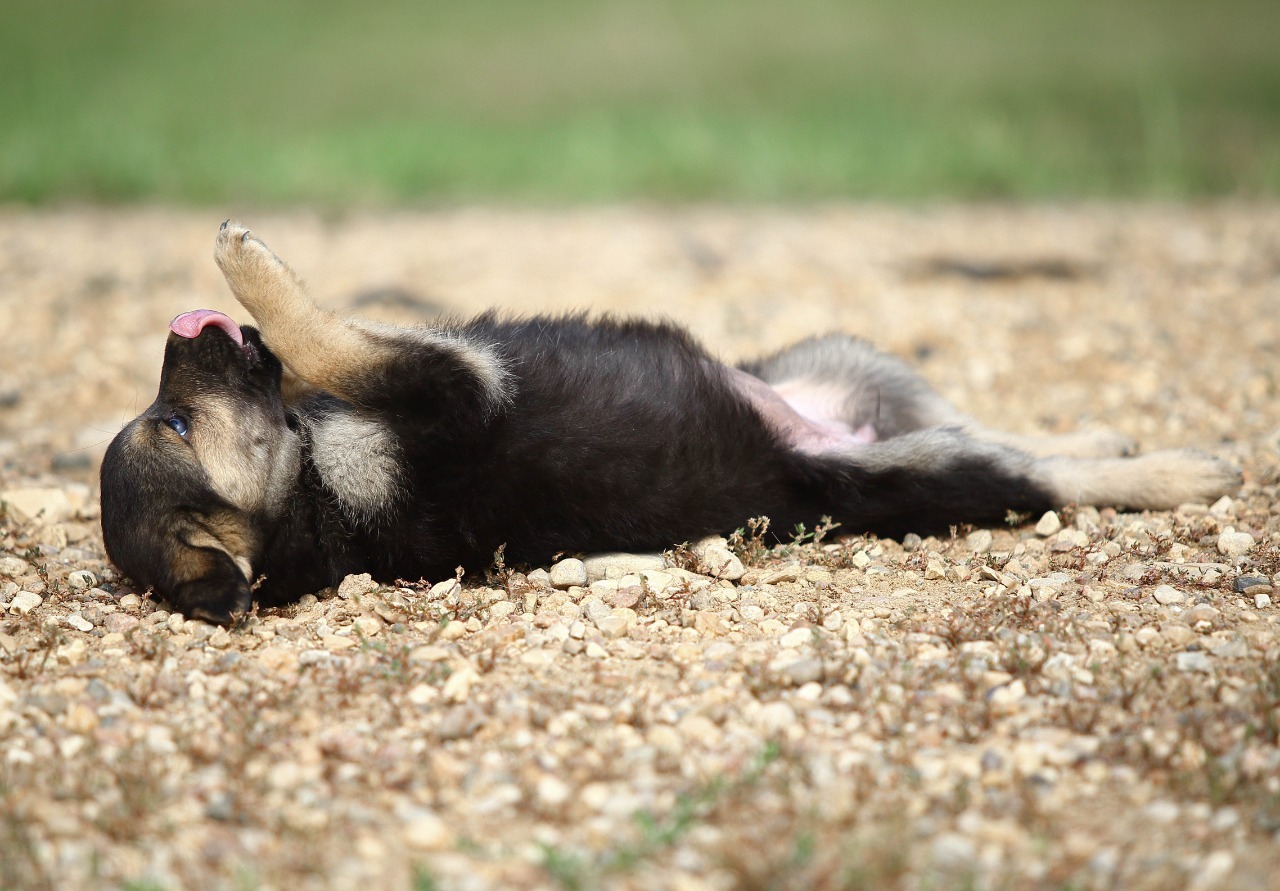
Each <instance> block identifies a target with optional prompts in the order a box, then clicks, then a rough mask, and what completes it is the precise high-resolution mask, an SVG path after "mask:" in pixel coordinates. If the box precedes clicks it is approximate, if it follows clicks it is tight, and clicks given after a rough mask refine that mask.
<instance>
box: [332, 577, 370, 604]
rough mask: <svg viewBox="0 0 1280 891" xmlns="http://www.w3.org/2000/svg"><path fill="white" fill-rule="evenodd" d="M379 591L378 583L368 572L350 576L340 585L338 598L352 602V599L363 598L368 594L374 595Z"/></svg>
mask: <svg viewBox="0 0 1280 891" xmlns="http://www.w3.org/2000/svg"><path fill="white" fill-rule="evenodd" d="M376 590H378V583H377V582H375V581H374V580H373V578H372V577H371V576H370V575H369V573H367V572H362V573H360V574H359V575H349V576H347V577H346V578H344V579H343V580H342V581H341V582H340V583H339V584H338V596H339V597H341V598H342V599H343V600H350V599H351V598H352V597H363V596H364V595H366V594H372V593H373V592H374V591H376Z"/></svg>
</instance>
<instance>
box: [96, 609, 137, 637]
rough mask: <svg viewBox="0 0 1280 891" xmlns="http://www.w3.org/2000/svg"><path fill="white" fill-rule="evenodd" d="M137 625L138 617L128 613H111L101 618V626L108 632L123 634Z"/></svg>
mask: <svg viewBox="0 0 1280 891" xmlns="http://www.w3.org/2000/svg"><path fill="white" fill-rule="evenodd" d="M138 625H139V622H138V617H137V616H131V615H129V614H128V613H111V614H110V615H108V616H107V617H106V618H105V619H103V620H102V627H103V628H105V629H107V631H108V632H115V633H116V634H124V633H126V632H128V631H131V630H132V629H134V628H137V627H138Z"/></svg>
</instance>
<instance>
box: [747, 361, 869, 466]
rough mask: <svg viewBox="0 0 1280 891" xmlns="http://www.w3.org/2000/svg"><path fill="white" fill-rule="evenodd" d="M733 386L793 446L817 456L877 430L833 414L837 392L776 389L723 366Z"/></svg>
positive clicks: (853, 444)
mask: <svg viewBox="0 0 1280 891" xmlns="http://www.w3.org/2000/svg"><path fill="white" fill-rule="evenodd" d="M725 371H726V372H727V374H728V379H729V382H730V383H731V384H733V386H734V388H735V389H736V390H737V391H738V392H739V393H741V394H742V395H743V396H744V397H746V399H747V400H748V401H749V402H750V403H751V405H752V407H754V408H755V410H756V411H757V412H759V414H760V417H761V418H763V419H764V422H765V423H766V424H768V425H769V426H770V427H771V428H772V429H773V430H774V431H775V432H776V433H778V434H779V435H780V436H782V437H783V439H784V440H785V441H786V442H787V444H788V445H790V446H791V447H792V448H793V449H795V450H796V451H799V452H804V453H806V454H811V455H817V454H825V453H829V452H844V451H848V450H849V449H852V448H858V447H861V446H865V445H868V444H870V443H873V442H875V441H876V439H877V437H876V430H875V428H874V427H873V426H871V425H870V424H863V425H862V426H861V427H859V428H857V429H856V430H855V429H854V428H853V427H852V426H850V425H849V424H848V423H846V422H845V421H843V420H842V419H840V418H839V417H837V416H836V412H837V411H838V410H839V407H840V401H839V399H838V398H836V397H837V394H833V393H827V392H817V391H814V390H812V389H811V388H801V387H793V388H791V389H790V390H787V391H786V392H779V391H778V390H776V389H774V388H773V387H771V386H769V385H768V384H766V383H765V382H764V381H762V380H760V379H759V378H758V377H755V376H754V375H750V374H747V373H746V372H745V371H739V370H738V369H736V368H725Z"/></svg>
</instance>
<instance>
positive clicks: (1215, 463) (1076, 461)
mask: <svg viewBox="0 0 1280 891" xmlns="http://www.w3.org/2000/svg"><path fill="white" fill-rule="evenodd" d="M1036 466H1037V478H1038V479H1039V480H1040V481H1041V482H1042V483H1043V484H1044V485H1045V486H1046V487H1048V488H1049V489H1050V491H1052V492H1053V494H1054V500H1055V501H1057V502H1058V503H1060V504H1072V503H1074V504H1093V505H1099V506H1102V505H1110V506H1113V507H1127V508H1132V509H1135V510H1171V509H1173V508H1175V507H1177V506H1178V505H1180V504H1185V503H1187V502H1196V503H1200V504H1209V503H1212V502H1214V501H1216V500H1217V499H1219V498H1221V497H1222V496H1223V495H1229V494H1230V493H1232V492H1234V491H1236V490H1237V489H1239V488H1240V469H1239V468H1238V467H1236V466H1235V465H1233V464H1231V463H1230V462H1228V461H1223V460H1222V459H1220V458H1215V457H1213V456H1212V455H1206V454H1205V453H1204V452H1198V451H1196V450H1194V449H1170V450H1167V451H1161V452H1152V453H1151V454H1149V455H1140V456H1138V457H1136V458H1097V459H1087V458H1063V457H1055V458H1043V459H1041V460H1039V461H1037V462H1036Z"/></svg>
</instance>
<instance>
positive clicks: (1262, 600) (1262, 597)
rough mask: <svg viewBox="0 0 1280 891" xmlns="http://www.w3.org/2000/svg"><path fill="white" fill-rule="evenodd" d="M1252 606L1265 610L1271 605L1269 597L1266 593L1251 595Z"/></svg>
mask: <svg viewBox="0 0 1280 891" xmlns="http://www.w3.org/2000/svg"><path fill="white" fill-rule="evenodd" d="M1253 605H1254V606H1256V607H1257V608H1258V609H1266V608H1267V607H1269V606H1270V605H1271V595H1270V594H1267V593H1261V594H1255V595H1253Z"/></svg>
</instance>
